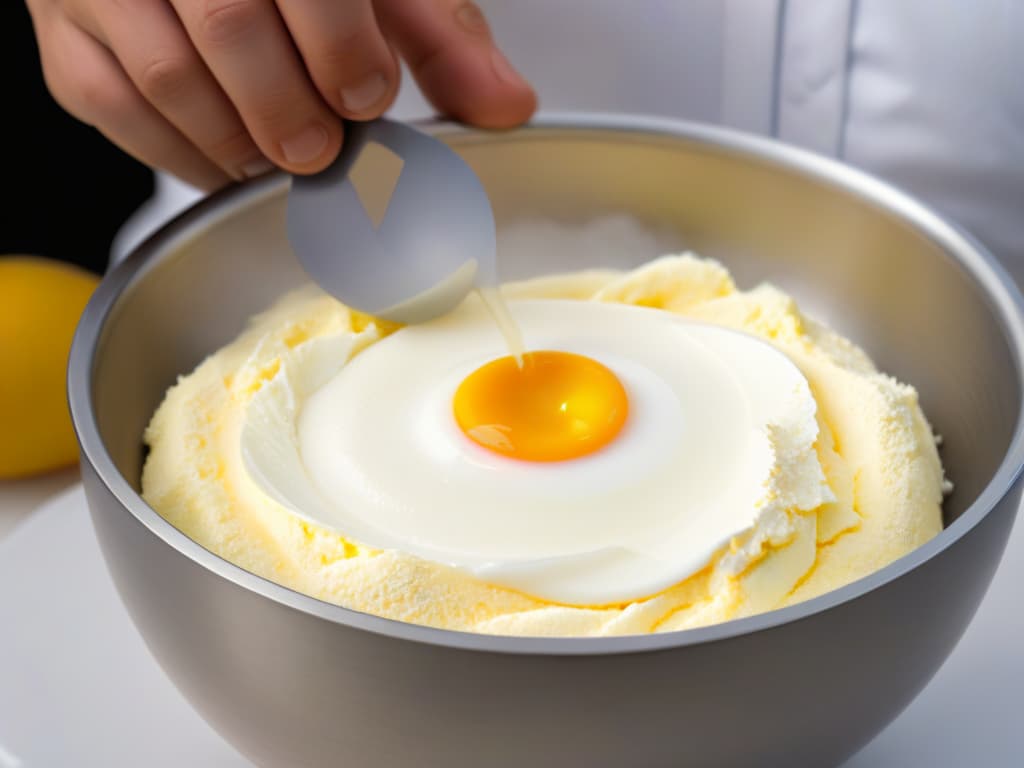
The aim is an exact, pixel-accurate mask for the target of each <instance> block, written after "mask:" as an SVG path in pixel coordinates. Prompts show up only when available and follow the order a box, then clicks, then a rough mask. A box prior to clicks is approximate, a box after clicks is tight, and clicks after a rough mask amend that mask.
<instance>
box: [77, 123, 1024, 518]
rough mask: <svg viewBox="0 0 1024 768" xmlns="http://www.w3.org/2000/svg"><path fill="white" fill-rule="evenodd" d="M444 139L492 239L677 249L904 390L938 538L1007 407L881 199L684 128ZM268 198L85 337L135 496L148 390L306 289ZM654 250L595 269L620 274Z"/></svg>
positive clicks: (156, 275)
mask: <svg viewBox="0 0 1024 768" xmlns="http://www.w3.org/2000/svg"><path fill="white" fill-rule="evenodd" d="M445 135H446V136H447V137H448V139H449V141H451V143H452V144H453V145H455V146H456V147H457V149H459V151H460V152H461V153H462V154H463V156H464V157H465V158H466V159H467V160H468V161H469V163H470V164H471V165H472V166H473V167H474V168H475V170H476V171H477V172H478V174H479V175H480V177H481V179H482V181H483V183H484V186H485V187H486V188H487V190H488V193H489V194H490V197H491V200H492V202H493V205H494V208H495V214H496V217H497V219H498V222H499V227H502V226H508V225H510V224H514V223H516V222H518V221H521V220H523V219H530V218H542V219H545V220H555V221H560V222H568V223H572V222H579V223H582V222H585V221H587V220H589V219H592V218H594V217H597V216H601V215H604V214H617V213H627V214H629V215H631V216H633V217H635V218H636V219H637V220H639V221H640V222H642V223H644V224H645V225H648V226H650V227H652V228H655V229H656V230H658V231H660V232H662V233H666V236H667V237H668V238H670V239H672V240H674V241H675V242H676V243H677V245H678V247H679V248H680V249H682V248H689V249H693V250H695V251H697V252H699V253H700V254H702V255H705V256H713V257H715V258H718V259H719V260H721V261H722V262H723V263H724V264H725V265H726V266H727V267H728V268H729V269H730V270H731V271H732V272H733V274H734V276H735V277H736V280H737V283H738V284H739V285H740V286H741V287H751V286H753V285H754V284H756V283H758V282H760V281H765V280H767V281H771V282H773V283H775V284H777V285H778V286H780V287H781V288H783V289H784V290H786V291H788V292H790V293H792V294H794V295H795V296H796V298H797V299H798V300H799V302H800V303H801V304H802V306H803V308H804V309H805V310H806V311H808V312H810V313H811V314H813V315H815V316H816V317H818V318H819V319H822V320H824V321H825V322H827V323H828V324H830V325H831V326H833V327H834V328H836V329H837V330H839V331H840V332H842V333H843V334H845V335H846V336H848V337H850V338H852V339H853V340H855V341H856V342H857V343H859V344H861V345H862V346H863V347H864V348H865V349H866V350H867V351H868V353H869V354H870V355H871V356H872V357H873V358H874V359H875V361H876V362H877V363H878V365H879V366H880V367H881V368H882V369H883V370H885V371H887V372H889V373H891V374H893V375H895V376H897V377H898V378H900V379H902V380H904V381H907V382H910V383H912V384H913V385H914V386H915V387H917V389H918V390H919V392H920V395H921V400H922V405H923V407H924V409H925V413H926V414H927V415H928V417H929V418H930V419H931V421H932V423H933V426H934V427H935V429H936V431H937V432H938V433H940V434H941V435H943V437H944V444H943V448H942V457H943V461H944V463H945V466H946V469H947V473H948V476H949V477H950V478H951V479H952V480H953V481H954V483H955V484H956V490H955V492H954V493H953V495H952V496H951V497H950V498H949V499H948V500H947V502H946V505H945V514H946V521H947V523H949V522H951V521H952V520H953V519H955V518H956V517H957V516H958V515H959V514H960V513H961V512H962V511H963V510H964V509H965V508H966V507H967V506H969V504H970V503H971V502H972V501H973V500H974V499H975V498H976V497H977V496H978V494H979V493H980V492H981V490H982V489H983V488H984V487H985V485H986V484H987V483H988V482H989V480H990V479H991V478H992V476H993V474H994V473H995V471H996V469H997V468H998V466H999V464H1000V462H1001V461H1002V459H1003V457H1004V455H1005V453H1006V450H1007V448H1008V446H1009V444H1010V440H1011V436H1012V434H1013V430H1014V427H1015V425H1016V422H1017V418H1018V412H1019V410H1020V407H1021V403H1020V395H1019V392H1020V387H1021V385H1020V381H1019V380H1018V373H1017V371H1018V367H1017V364H1016V361H1015V358H1014V354H1013V351H1012V348H1011V345H1010V343H1009V340H1008V338H1007V335H1006V334H1005V333H1004V331H1003V328H1002V324H1001V322H1000V319H999V313H998V311H997V308H996V307H995V305H994V304H993V302H992V301H991V300H990V298H989V297H988V295H987V294H986V291H985V290H984V289H983V287H982V285H981V283H980V282H979V280H978V278H977V276H976V275H975V274H974V273H973V271H972V268H971V267H969V266H966V265H965V264H963V263H961V262H959V261H958V260H957V259H956V258H954V257H953V256H952V255H951V254H950V253H948V252H947V251H946V250H945V249H944V247H943V245H942V244H941V243H940V238H937V237H935V236H934V233H929V232H928V231H926V230H925V229H923V228H921V227H920V226H918V225H917V224H915V223H912V222H911V220H910V219H908V218H905V217H904V216H903V215H901V214H900V213H898V212H897V211H896V210H894V208H893V207H892V206H890V205H889V204H888V203H889V202H890V200H889V199H888V197H887V194H888V193H887V192H886V190H885V188H882V187H879V188H878V190H875V185H874V184H873V183H872V182H870V181H869V180H868V181H864V180H861V181H857V179H858V178H859V177H855V175H853V174H848V173H846V172H845V171H844V170H842V169H837V168H836V167H835V166H831V165H827V166H826V165H825V164H816V163H815V162H814V161H810V160H808V159H807V158H806V157H804V156H802V155H799V154H796V153H792V154H791V153H788V152H786V151H777V150H775V152H776V154H777V156H775V157H772V158H769V154H770V153H771V152H772V151H773V150H769V151H768V153H765V152H759V151H753V150H749V148H747V147H746V146H745V145H744V143H743V142H733V143H730V140H729V139H724V140H722V141H717V140H710V139H708V135H711V136H715V134H713V133H710V134H708V135H705V134H703V133H701V132H699V131H698V132H696V133H695V134H694V135H692V136H689V137H679V136H667V135H655V134H649V133H640V132H631V131H623V130H613V129H582V128H573V127H550V126H549V127H537V128H532V129H528V130H524V131H517V132H512V133H506V134H496V135H483V134H477V133H470V132H465V131H461V130H456V129H451V130H450V131H449V132H448V133H446V134H445ZM830 176H831V177H832V178H830ZM839 178H842V179H846V180H847V181H849V179H853V181H851V182H850V183H849V184H847V183H843V182H841V181H837V179H839ZM286 190H287V181H286V179H284V178H282V177H277V178H271V179H269V180H264V181H262V182H259V183H256V184H252V185H250V186H248V187H245V188H241V189H236V190H232V191H229V192H227V193H223V194H221V195H220V196H219V197H217V198H215V199H214V200H212V201H209V202H207V203H204V204H203V205H202V206H201V207H200V208H199V209H198V210H194V211H193V212H191V213H190V214H188V215H187V216H186V218H185V220H183V221H181V222H178V223H177V224H175V225H173V226H172V227H171V228H169V229H167V230H165V231H164V233H163V234H161V235H160V236H159V237H157V238H156V239H154V240H152V241H150V243H149V244H147V245H146V246H144V247H143V249H141V250H140V252H138V253H136V254H135V255H134V256H133V257H131V258H130V259H129V263H128V264H126V265H124V266H123V267H122V269H123V270H124V271H123V272H121V273H120V274H123V275H126V276H129V275H130V277H128V283H127V285H126V286H125V287H124V289H123V290H122V291H121V292H120V295H119V296H118V298H117V299H116V301H115V303H114V305H113V307H112V309H111V311H110V313H109V315H108V316H107V319H106V321H105V323H104V325H103V328H102V331H101V335H100V342H99V344H98V347H97V351H96V356H95V358H94V368H93V372H92V384H93V405H94V408H95V415H96V420H97V426H98V428H99V431H100V435H101V437H102V439H103V441H104V443H105V445H106V448H107V450H108V452H109V453H110V455H111V457H112V459H113V461H114V463H115V464H116V466H117V468H118V469H119V471H120V472H121V473H122V474H123V475H124V477H125V479H126V480H127V481H128V483H129V484H130V485H131V486H132V487H134V488H135V489H136V490H138V488H139V477H140V473H141V463H142V459H143V449H142V443H141V436H142V433H143V431H144V429H145V427H146V424H147V423H148V421H149V419H150V417H151V415H152V413H153V411H154V410H155V409H156V407H157V405H158V404H159V403H160V401H161V399H162V398H163V395H164V392H165V391H166V389H167V387H168V386H170V385H171V384H172V383H173V382H174V381H175V379H176V377H177V376H179V375H181V374H184V373H187V372H189V371H191V370H192V369H193V368H194V367H195V366H196V364H197V363H198V362H199V361H201V360H202V359H203V357H204V356H206V355H207V354H209V353H211V352H213V351H215V350H216V349H217V348H218V347H220V346H221V345H223V344H224V343H226V342H228V341H229V340H231V339H232V338H233V337H234V336H235V335H237V333H238V332H239V331H240V330H241V329H242V328H243V327H244V324H245V322H246V319H247V318H248V317H250V316H251V315H253V314H255V313H256V312H259V311H260V310H262V309H264V308H266V307H267V306H268V305H269V304H270V303H271V302H272V301H273V300H274V299H275V298H276V297H277V296H279V295H280V294H281V293H283V292H284V291H285V290H287V289H289V288H291V287H294V286H297V285H299V284H301V283H303V282H306V277H305V275H304V273H303V272H302V270H301V268H300V267H299V265H298V262H297V261H296V259H295V257H294V255H293V254H292V252H291V250H290V248H289V246H288V243H287V241H286V238H285V195H286ZM875 191H878V195H877V196H875V194H874V193H875ZM898 202H899V200H897V203H898ZM895 207H896V208H899V205H896V206H895ZM655 255H657V254H655V253H631V252H621V253H610V254H609V253H603V254H602V257H601V260H602V261H603V264H602V266H609V265H610V266H620V267H629V266H632V265H635V264H638V263H641V262H643V261H645V260H647V259H649V258H651V257H653V256H655ZM356 257H358V254H353V258H356ZM499 257H500V261H501V263H500V268H501V272H502V276H503V278H505V279H515V278H521V277H527V276H533V275H537V274H544V273H550V272H555V271H565V270H571V269H583V268H588V267H592V266H596V265H595V264H593V263H591V262H590V261H589V260H587V261H579V260H578V259H579V254H578V253H577V254H575V256H573V255H569V254H566V253H562V252H559V251H544V252H541V251H539V250H538V251H537V252H536V253H533V254H523V253H517V254H516V256H515V258H512V257H510V256H508V255H507V254H506V255H505V257H503V258H502V257H501V254H499Z"/></svg>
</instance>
